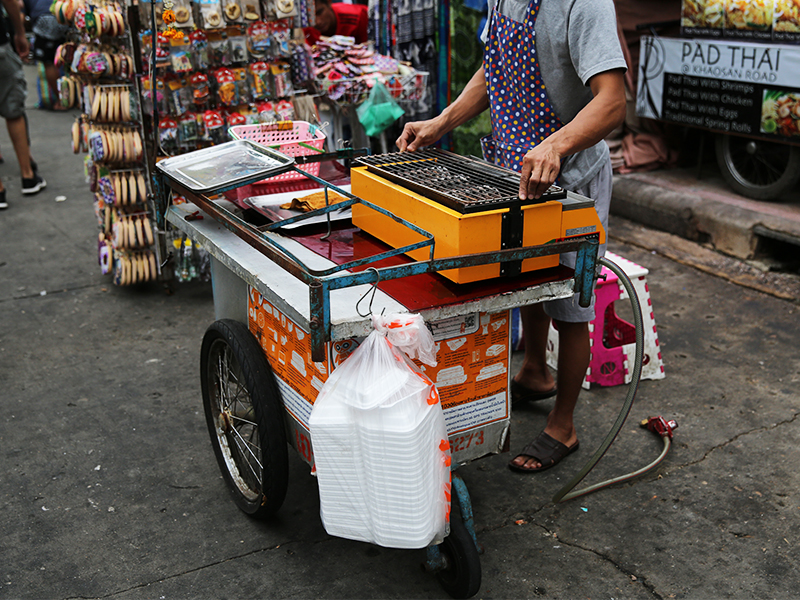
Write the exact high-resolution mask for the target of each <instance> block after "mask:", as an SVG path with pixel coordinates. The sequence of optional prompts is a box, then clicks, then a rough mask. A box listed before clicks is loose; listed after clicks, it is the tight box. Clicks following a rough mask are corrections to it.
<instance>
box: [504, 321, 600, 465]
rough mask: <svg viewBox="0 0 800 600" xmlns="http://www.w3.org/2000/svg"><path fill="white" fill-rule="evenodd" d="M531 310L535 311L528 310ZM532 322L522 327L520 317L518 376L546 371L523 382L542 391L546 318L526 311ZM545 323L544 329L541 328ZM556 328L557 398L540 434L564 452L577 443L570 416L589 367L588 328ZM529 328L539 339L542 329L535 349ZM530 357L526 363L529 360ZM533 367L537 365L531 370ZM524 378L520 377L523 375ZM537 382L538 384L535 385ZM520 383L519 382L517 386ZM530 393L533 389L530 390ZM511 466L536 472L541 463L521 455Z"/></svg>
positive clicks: (576, 325) (571, 325)
mask: <svg viewBox="0 0 800 600" xmlns="http://www.w3.org/2000/svg"><path fill="white" fill-rule="evenodd" d="M531 308H535V307H531ZM531 317H532V318H533V322H532V323H531V324H530V325H527V324H526V323H525V315H524V314H523V327H525V364H524V365H523V368H522V369H521V370H520V374H528V375H531V374H533V373H534V372H541V365H544V369H545V370H546V371H547V375H546V377H545V376H541V375H540V376H538V378H537V379H533V378H531V379H527V381H528V383H526V385H528V386H541V387H542V389H550V388H552V384H550V388H548V387H546V385H547V384H546V383H544V382H546V381H547V380H548V379H549V380H550V381H552V379H553V378H552V375H550V372H549V370H548V369H547V364H546V349H547V346H546V343H547V331H548V327H549V325H550V318H549V317H548V316H547V315H546V314H545V312H544V310H539V311H536V312H534V311H530V313H529V315H528V318H531ZM545 321H546V325H547V327H543V325H544V322H545ZM556 326H557V327H558V373H557V377H558V386H557V387H558V394H557V395H556V401H555V404H554V405H553V409H552V410H551V411H550V414H549V415H548V416H547V425H546V426H545V428H544V432H545V433H546V434H548V435H549V436H551V437H552V438H553V439H555V440H557V441H559V442H561V443H562V444H564V445H565V446H567V447H568V448H571V447H572V446H574V445H575V443H576V442H577V441H578V436H577V433H576V432H575V423H574V420H573V414H574V412H575V405H576V404H577V402H578V395H579V394H580V391H581V385H582V383H583V378H584V377H585V375H586V369H587V368H588V367H589V324H588V323H570V322H567V321H556ZM529 327H533V328H534V331H536V332H537V333H535V334H534V335H537V336H539V331H540V329H541V328H544V330H545V335H544V338H543V341H542V339H541V337H536V338H535V340H536V345H535V346H534V344H530V346H531V348H530V350H529V340H530V341H531V342H532V341H534V340H531V339H530V337H531V336H529V335H528V332H529V331H530V329H529ZM529 355H530V359H529ZM534 365H538V366H536V367H534ZM523 376H524V375H523ZM537 382H538V383H537ZM520 383H522V381H521V382H520ZM532 389H537V388H535V387H532ZM511 463H512V464H513V465H515V466H517V467H521V468H523V469H538V468H539V467H541V463H540V462H539V461H538V460H536V459H535V458H532V457H530V456H527V455H525V454H520V455H519V456H517V457H516V458H514V460H512V461H511Z"/></svg>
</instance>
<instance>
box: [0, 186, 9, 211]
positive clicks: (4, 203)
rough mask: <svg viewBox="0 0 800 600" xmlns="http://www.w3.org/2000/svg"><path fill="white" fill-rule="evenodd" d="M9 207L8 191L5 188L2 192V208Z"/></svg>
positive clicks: (0, 200)
mask: <svg viewBox="0 0 800 600" xmlns="http://www.w3.org/2000/svg"><path fill="white" fill-rule="evenodd" d="M3 208H8V202H6V191H5V190H3V191H2V192H0V209H3Z"/></svg>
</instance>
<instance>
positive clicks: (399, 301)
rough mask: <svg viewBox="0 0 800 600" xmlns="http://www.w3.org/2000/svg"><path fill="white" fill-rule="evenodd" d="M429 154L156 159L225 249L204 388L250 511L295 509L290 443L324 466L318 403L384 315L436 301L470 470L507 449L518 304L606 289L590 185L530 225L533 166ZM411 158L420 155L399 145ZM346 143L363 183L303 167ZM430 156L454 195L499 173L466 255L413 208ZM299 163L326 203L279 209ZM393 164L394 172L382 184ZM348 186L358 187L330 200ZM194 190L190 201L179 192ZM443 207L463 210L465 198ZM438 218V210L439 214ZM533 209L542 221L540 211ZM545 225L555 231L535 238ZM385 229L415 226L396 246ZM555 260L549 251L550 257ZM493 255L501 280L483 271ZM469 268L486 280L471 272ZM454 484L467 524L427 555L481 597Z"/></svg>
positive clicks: (215, 269)
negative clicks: (567, 261)
mask: <svg viewBox="0 0 800 600" xmlns="http://www.w3.org/2000/svg"><path fill="white" fill-rule="evenodd" d="M425 152H427V153H428V154H427V155H425V154H420V153H415V154H411V155H409V154H406V155H400V154H393V155H385V157H386V158H385V159H381V157H380V156H378V157H375V156H362V157H359V156H358V154H366V152H359V151H352V150H349V151H337V152H335V153H332V154H325V155H316V156H313V157H303V156H300V157H296V158H295V159H287V157H286V156H283V155H281V154H279V153H273V152H272V151H271V150H270V149H269V148H267V147H264V146H258V145H256V144H252V143H250V142H248V141H247V140H238V141H236V142H229V143H228V144H223V145H221V146H218V147H214V148H210V149H207V150H201V151H197V152H194V153H190V154H187V155H183V156H181V157H176V158H175V159H167V160H165V161H162V162H161V163H159V164H158V165H157V169H156V178H155V179H156V181H155V188H156V200H157V204H158V213H159V218H160V219H161V221H162V222H163V223H164V224H166V223H169V224H170V226H172V227H175V228H177V229H179V230H180V231H182V232H183V233H184V234H185V235H187V236H189V237H190V238H191V239H192V240H194V241H195V242H196V243H199V244H200V245H201V246H202V248H203V249H204V250H205V251H206V252H208V253H209V254H210V256H211V257H212V282H213V283H212V285H213V293H214V307H215V317H216V321H215V322H214V323H213V324H212V325H211V326H210V327H209V329H208V331H207V333H206V335H205V337H204V340H203V345H202V350H201V371H202V372H201V378H202V379H201V382H202V390H203V401H204V405H205V413H206V417H207V422H208V426H209V432H210V434H211V438H212V442H213V444H214V449H215V453H216V456H217V460H218V462H219V465H220V468H221V470H222V473H223V476H224V478H225V480H226V482H227V484H228V487H229V488H230V490H231V492H232V494H233V497H234V500H235V501H236V503H237V505H238V506H239V507H240V508H241V509H242V510H243V511H244V512H246V513H247V514H249V515H252V516H256V517H264V516H268V515H271V514H273V513H274V512H275V511H277V510H278V509H279V508H280V506H281V503H282V502H283V499H284V495H285V493H286V488H287V484H288V482H287V471H288V468H287V460H288V458H287V443H288V445H291V446H292V447H294V448H295V450H297V452H298V453H299V454H300V456H301V457H302V459H303V460H304V461H305V462H307V463H308V464H309V465H311V466H312V472H313V466H314V452H313V446H312V441H311V438H310V430H309V415H310V412H311V408H312V406H313V402H314V399H315V398H316V396H317V393H318V392H319V390H320V388H321V386H322V384H323V382H324V381H325V379H326V377H327V375H328V374H330V372H331V371H332V370H333V369H335V368H336V366H337V365H338V364H339V363H340V362H342V361H343V360H345V358H346V357H347V356H348V355H349V353H350V352H352V351H353V349H354V348H355V347H356V346H357V345H358V343H359V341H360V340H361V339H363V337H364V336H366V335H367V334H368V333H369V332H370V331H371V329H372V327H371V323H370V313H377V314H381V313H383V312H384V311H385V312H386V313H387V314H391V313H403V312H413V313H419V314H421V315H422V316H423V317H424V319H425V322H426V324H427V325H428V327H429V328H430V329H431V331H432V333H433V335H434V340H435V341H436V343H437V349H438V353H437V357H438V360H439V363H438V365H437V366H436V367H435V368H434V369H430V368H429V369H428V370H427V371H426V374H427V375H428V376H429V377H430V378H431V379H432V380H433V381H434V382H435V383H436V384H437V388H438V392H439V396H440V398H441V403H442V408H443V410H444V415H445V421H446V425H447V432H448V436H449V442H450V449H451V453H452V467H453V469H455V468H456V467H457V466H458V465H462V464H465V463H467V462H469V461H471V460H474V459H477V458H480V457H482V456H485V455H487V454H490V453H498V452H502V451H503V450H504V448H507V444H508V431H509V416H510V397H509V394H508V388H509V377H510V373H509V366H510V354H511V347H510V309H512V308H514V307H517V306H521V305H526V304H532V303H536V302H541V301H544V300H548V299H553V298H562V297H568V296H571V295H572V294H573V293H575V292H579V293H580V298H581V303H582V304H584V305H588V303H589V302H590V300H591V294H592V285H593V282H594V278H595V268H596V264H597V247H598V242H599V241H600V239H601V236H603V235H604V233H603V232H602V228H601V227H599V226H597V227H596V226H594V225H592V224H586V225H584V226H581V225H580V223H579V222H578V221H576V220H575V219H576V218H577V216H578V215H579V214H580V211H582V210H585V209H586V208H587V207H591V201H590V200H588V199H586V198H583V197H580V196H577V195H574V194H571V193H559V191H558V190H554V193H555V195H554V196H553V198H552V199H550V200H546V201H544V202H537V203H534V204H533V205H532V208H533V209H534V210H539V211H544V212H541V213H538V214H545V213H548V214H549V216H550V217H551V218H552V219H555V220H557V221H558V224H555V221H554V225H553V229H551V230H547V231H544V232H543V233H542V232H539V233H537V234H535V235H534V234H532V233H530V232H529V231H528V229H527V226H526V225H524V214H523V213H524V212H525V211H526V210H528V207H525V206H522V207H521V208H520V203H519V201H516V202H507V201H510V200H512V199H513V198H512V197H515V196H516V190H517V187H515V186H518V181H519V179H518V176H516V177H517V179H516V184H515V183H514V175H513V174H511V173H510V172H508V171H505V170H501V169H497V168H496V167H493V166H490V165H488V164H487V163H484V162H483V161H478V160H476V159H468V158H463V157H457V156H455V155H451V154H450V153H446V152H441V151H434V150H431V151H425ZM403 156H404V157H414V159H413V160H412V159H411V158H405V159H401V160H398V157H403ZM331 158H335V159H338V161H336V162H334V163H332V164H334V165H335V166H336V165H341V164H342V163H343V162H345V163H349V162H350V161H352V160H354V159H358V160H357V161H356V162H354V163H352V168H351V169H350V172H349V174H350V175H351V178H350V179H351V181H352V185H353V188H352V189H351V188H350V187H349V185H347V183H346V179H347V177H346V176H347V175H348V173H347V172H346V171H345V172H344V173H343V172H342V170H341V169H339V170H336V169H334V171H333V175H334V176H333V177H329V176H328V175H326V170H325V167H324V166H323V168H321V169H319V173H318V174H317V175H314V174H311V173H309V170H308V169H306V171H301V170H300V167H301V166H306V167H307V161H311V160H316V161H319V160H320V159H331ZM423 159H424V160H423ZM360 161H363V162H360ZM414 161H416V162H422V163H424V164H425V165H426V168H427V167H430V166H431V165H434V166H435V167H436V168H435V171H436V173H437V174H438V176H439V177H440V179H441V178H442V177H444V172H445V171H446V170H447V169H448V168H449V169H450V170H453V169H455V168H456V167H455V166H453V163H454V162H455V163H457V167H458V168H460V169H461V172H459V174H458V175H457V176H456V177H455V181H456V182H457V183H458V186H456V185H455V184H454V182H453V181H449V180H448V181H449V184H448V185H451V187H450V188H449V191H448V192H443V191H442V188H441V187H439V188H438V189H439V192H438V193H440V194H442V195H450V193H451V192H453V191H454V189H455V187H459V188H460V191H461V192H462V193H466V192H464V190H465V189H466V187H469V186H468V184H465V181H466V180H467V179H469V172H473V173H475V174H476V177H477V179H479V180H480V185H482V186H483V187H482V188H481V189H478V190H476V189H474V187H472V188H469V189H470V190H471V192H472V193H478V194H482V197H483V198H484V201H485V202H488V204H489V206H488V209H489V210H486V208H487V207H486V206H483V207H482V208H483V210H481V211H477V212H476V211H475V210H474V208H473V209H469V210H472V212H467V213H466V214H467V216H468V218H467V217H465V219H464V220H465V222H468V223H469V222H475V223H478V226H479V229H474V228H473V229H471V230H468V231H466V232H465V235H464V240H462V241H463V242H464V243H463V245H462V246H460V248H461V253H459V254H452V252H451V253H450V255H448V256H444V254H448V253H447V252H444V251H442V250H441V248H442V247H444V246H446V245H447V244H448V241H447V240H446V239H445V238H446V236H445V235H440V234H436V235H434V234H431V233H429V232H428V231H426V230H425V228H424V227H423V226H421V225H419V224H414V223H412V222H411V220H412V219H413V218H414V215H416V214H419V211H420V206H421V205H422V204H426V205H427V204H428V203H429V201H428V200H427V199H425V198H424V197H423V196H422V193H423V192H424V191H425V190H423V189H422V188H423V187H424V186H426V185H434V182H433V179H434V177H433V175H432V172H431V171H430V170H428V171H426V172H425V173H424V176H422V177H416V176H413V175H412V176H411V177H410V178H409V180H408V181H406V183H408V184H409V185H410V186H411V187H413V188H414V189H413V190H406V191H403V190H404V188H403V186H401V180H400V179H398V178H397V177H399V175H397V171H398V169H400V170H402V168H405V167H408V166H409V163H411V162H414ZM324 164H328V163H323V165H324ZM437 165H438V166H437ZM358 169H361V174H360V176H361V177H364V178H366V179H368V180H369V184H368V186H367V187H366V188H364V187H363V185H362V184H358V181H357V178H356V177H355V176H354V175H353V171H355V170H358ZM487 169H488V170H487ZM276 173H281V174H283V176H284V181H283V184H282V185H277V186H275V187H274V188H270V187H269V185H267V186H266V187H265V186H263V185H262V186H261V187H260V188H259V191H260V192H263V193H261V194H259V195H257V196H253V197H250V198H245V199H242V198H241V197H240V196H241V194H237V193H236V190H237V189H241V188H242V187H244V186H248V185H253V184H254V183H255V182H258V181H262V182H263V181H264V178H265V177H269V176H273V177H275V176H277V175H276ZM287 173H293V174H296V175H297V178H299V179H300V180H302V181H303V182H309V181H310V182H312V183H313V185H314V186H316V188H317V190H318V192H317V193H319V192H320V191H321V192H322V193H323V195H324V196H325V198H326V202H325V205H324V206H323V207H322V208H319V209H315V210H312V211H310V212H308V213H302V214H299V213H298V214H294V215H292V214H288V215H287V214H285V213H284V214H281V213H280V211H278V207H279V206H280V205H281V204H283V203H284V202H287V201H288V200H290V199H291V198H293V197H296V196H298V192H296V191H295V192H287V191H281V190H284V189H285V187H286V181H285V175H286V174H287ZM343 174H344V176H345V177H344V179H343V178H342V175H343ZM417 174H418V175H419V173H417ZM384 176H386V177H394V178H395V179H394V181H390V180H388V179H386V180H384V181H382V182H381V185H383V186H384V187H382V188H376V187H374V186H375V185H376V184H377V183H376V182H377V180H379V179H382V178H383V177H384ZM445 179H447V178H446V177H445ZM267 181H268V180H267ZM331 181H336V183H332V182H331ZM359 185H361V187H359V188H358V189H370V190H373V192H372V195H373V197H371V198H361V197H359V196H357V195H355V194H354V193H352V192H354V191H356V187H357V186H359ZM369 186H373V187H369ZM465 186H466V187H465ZM479 187H480V186H479ZM380 189H383V190H385V191H387V192H391V193H393V194H395V195H397V194H402V195H404V196H408V197H411V196H415V197H418V198H417V200H416V201H417V202H418V203H419V204H418V205H416V206H415V207H412V208H410V209H408V211H407V213H406V214H404V215H402V216H398V215H397V214H394V213H393V212H392V211H391V210H390V208H392V206H393V205H400V204H402V203H403V201H402V200H399V199H398V198H395V199H394V201H392V202H389V205H386V206H382V204H386V202H387V200H386V198H388V197H389V196H388V195H386V194H384V193H382V192H381V191H380ZM491 190H494V191H493V192H491ZM311 191H314V190H311ZM226 192H227V193H228V196H229V197H231V198H233V199H234V200H235V201H236V202H235V203H234V202H232V201H231V200H228V199H227V198H226V197H225V196H224V195H223V194H224V193H226ZM490 192H491V193H490ZM492 193H493V194H494V195H492ZM334 194H337V195H338V196H339V197H343V198H345V200H344V201H341V202H339V203H337V204H334V203H328V202H327V200H328V196H329V195H330V196H331V197H333V195H334ZM178 195H180V196H182V197H183V198H185V200H186V202H184V203H181V204H177V203H173V202H172V200H171V199H172V198H173V197H177V196H178ZM487 199H488V200H487ZM390 205H391V206H390ZM241 206H245V207H247V208H248V210H246V211H242V210H241ZM430 208H431V207H430V206H428V209H430ZM281 210H285V209H281ZM442 210H443V213H446V214H447V215H448V217H451V218H454V219H455V217H454V216H453V215H454V214H455V212H454V211H453V209H451V208H450V207H445V209H442ZM276 211H277V212H276ZM562 212H563V216H562V214H561V213H562ZM591 212H592V213H594V210H593V209H591ZM351 213H352V215H353V219H351V217H350V215H351ZM557 213H558V214H557ZM359 214H360V215H361V217H359V216H358V215H359ZM270 215H271V216H272V218H270ZM276 215H277V216H276ZM364 215H367V216H368V217H369V218H366V219H365V217H364ZM370 215H371V217H370ZM285 217H288V218H285ZM370 218H372V219H377V221H378V222H379V225H378V229H377V230H374V231H375V234H374V235H370V234H368V233H365V231H364V230H362V229H361V228H359V227H357V226H355V225H354V224H353V223H354V222H359V219H360V220H361V222H365V221H369V220H370ZM425 218H426V219H427V222H429V223H430V224H431V225H432V226H435V225H436V223H434V221H435V219H433V218H431V217H430V216H428V217H425ZM474 218H479V219H488V221H487V220H479V221H474ZM490 221H491V223H490ZM533 221H538V219H532V218H529V219H528V222H529V223H532V222H533ZM562 222H565V223H566V226H565V227H566V229H564V227H562ZM494 225H496V227H497V233H498V236H499V237H498V240H502V241H500V242H499V247H497V248H495V249H492V250H486V249H485V246H482V245H481V244H480V243H476V239H475V238H476V237H491V235H490V234H488V233H485V232H484V233H481V230H485V229H486V228H487V227H491V226H494ZM365 226H366V227H372V226H371V225H369V224H367V225H365ZM382 232H383V233H382ZM531 235H533V236H534V238H536V235H538V236H539V237H538V238H536V239H545V238H541V236H542V235H545V236H546V239H545V241H544V242H537V243H536V245H531V243H530V241H529V240H530V239H532V238H531ZM376 236H380V237H384V238H387V239H388V238H392V237H393V236H400V237H401V238H402V240H401V241H396V240H394V242H395V243H392V242H393V240H391V239H390V240H389V241H381V240H380V239H378V237H376ZM437 237H438V238H439V239H437ZM465 248H466V249H467V251H468V252H469V253H468V254H465V253H464V249H465ZM567 251H577V253H578V261H577V266H576V269H575V270H574V271H573V270H571V269H567V268H566V267H563V266H560V265H559V264H558V254H560V253H562V252H567ZM409 254H411V255H412V256H409ZM536 261H545V262H544V263H537V262H536ZM541 264H544V265H549V266H545V267H544V268H537V265H539V266H540V265H541ZM530 267H533V268H530ZM486 269H489V272H488V278H487V277H486V276H481V277H479V278H478V280H475V278H473V277H471V276H470V273H482V272H484V271H485V270H486ZM442 271H445V272H446V274H448V275H449V276H450V278H448V277H445V276H443V275H441V274H440V272H442ZM503 274H505V275H503ZM459 277H462V278H464V277H466V279H469V280H470V281H469V282H468V283H456V282H455V279H457V278H459ZM452 490H453V494H452V497H453V500H452V502H453V506H454V510H453V511H452V512H451V523H450V534H449V535H448V536H447V537H446V538H445V540H444V542H443V543H442V544H440V545H436V546H430V547H428V548H427V553H428V563H427V564H428V566H429V567H430V568H431V570H433V571H435V572H436V574H437V578H438V579H439V581H440V583H441V584H442V586H443V587H444V588H445V590H446V591H447V592H448V593H450V594H451V595H453V596H454V597H469V596H471V595H473V594H475V593H476V592H477V591H478V588H479V586H480V562H479V558H478V545H477V540H476V538H475V531H474V526H473V521H472V509H471V505H470V501H469V495H468V493H467V490H466V486H465V485H464V483H463V481H462V480H461V479H460V478H459V477H458V476H457V474H456V473H455V472H454V473H453V480H452ZM455 507H458V509H455Z"/></svg>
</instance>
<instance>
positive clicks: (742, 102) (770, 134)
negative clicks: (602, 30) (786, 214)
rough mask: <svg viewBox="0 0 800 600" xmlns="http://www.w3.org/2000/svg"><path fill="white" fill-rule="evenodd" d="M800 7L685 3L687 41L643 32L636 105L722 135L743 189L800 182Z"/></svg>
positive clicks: (730, 172) (782, 0)
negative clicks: (799, 145)
mask: <svg viewBox="0 0 800 600" xmlns="http://www.w3.org/2000/svg"><path fill="white" fill-rule="evenodd" d="M799 11H800V8H798V7H797V6H796V5H795V3H794V2H793V1H791V0H748V1H745V0H735V1H734V0H728V1H727V2H723V1H722V0H684V2H683V13H682V28H681V37H680V38H670V37H656V36H644V37H643V38H642V43H641V55H640V61H639V81H638V91H637V105H636V112H637V114H638V115H639V116H641V117H647V118H651V119H658V120H661V121H666V122H670V123H675V124H678V125H685V126H689V127H697V128H700V129H704V130H708V131H712V132H714V133H715V134H716V150H717V162H718V163H719V166H720V170H721V172H722V175H723V177H724V178H725V180H726V181H727V183H728V184H729V185H730V186H731V187H732V188H733V189H734V190H735V191H736V192H738V193H740V194H743V195H745V196H750V197H752V198H757V199H771V198H776V197H779V196H780V195H781V194H782V193H784V192H786V191H788V190H790V189H793V187H794V186H795V184H796V183H797V181H798V180H799V179H800V147H798V144H799V143H800V87H799V86H798V81H800V46H798V45H797V43H798V42H800V12H799Z"/></svg>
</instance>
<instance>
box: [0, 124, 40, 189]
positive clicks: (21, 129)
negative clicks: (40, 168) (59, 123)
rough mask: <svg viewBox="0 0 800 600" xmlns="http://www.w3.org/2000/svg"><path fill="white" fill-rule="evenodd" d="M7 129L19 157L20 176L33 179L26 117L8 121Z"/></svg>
mask: <svg viewBox="0 0 800 600" xmlns="http://www.w3.org/2000/svg"><path fill="white" fill-rule="evenodd" d="M6 127H8V137H10V138H11V143H12V144H13V145H14V152H15V153H16V155H17V161H18V162H19V171H20V174H21V175H22V177H23V179H30V178H31V177H33V168H32V167H31V149H30V146H29V145H28V129H27V126H26V124H25V116H24V115H22V116H20V117H17V118H16V119H7V120H6Z"/></svg>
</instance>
